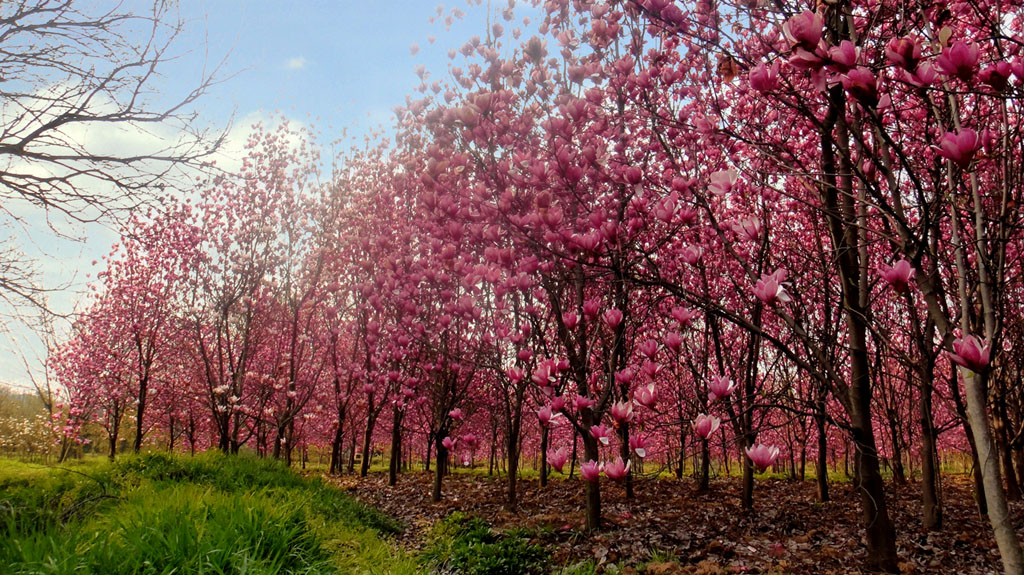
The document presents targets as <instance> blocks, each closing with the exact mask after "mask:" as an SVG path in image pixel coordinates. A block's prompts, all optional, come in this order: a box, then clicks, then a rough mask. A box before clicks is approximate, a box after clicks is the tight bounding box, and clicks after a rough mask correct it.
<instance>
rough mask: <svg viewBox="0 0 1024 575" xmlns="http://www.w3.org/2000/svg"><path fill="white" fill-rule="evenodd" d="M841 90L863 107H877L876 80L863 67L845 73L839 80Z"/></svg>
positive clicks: (873, 74)
mask: <svg viewBox="0 0 1024 575" xmlns="http://www.w3.org/2000/svg"><path fill="white" fill-rule="evenodd" d="M840 81H841V82H842V84H843V88H844V89H845V90H846V91H847V92H848V93H849V94H850V96H852V97H853V98H854V99H855V100H857V101H858V102H860V103H861V104H862V105H863V106H866V107H869V108H873V107H875V106H877V105H878V103H879V98H878V80H877V78H875V73H874V72H872V71H871V70H869V69H868V68H865V67H863V66H858V67H857V68H853V69H852V70H849V71H848V72H846V74H845V75H843V77H842V78H841V79H840Z"/></svg>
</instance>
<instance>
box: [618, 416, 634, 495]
mask: <svg viewBox="0 0 1024 575" xmlns="http://www.w3.org/2000/svg"><path fill="white" fill-rule="evenodd" d="M619 439H620V441H619V457H621V458H622V462H623V463H624V464H628V463H629V460H630V449H629V422H628V421H623V422H622V424H621V425H620V426H619ZM623 483H625V488H626V499H627V500H632V499H635V498H636V494H635V493H633V470H632V468H630V470H629V471H628V472H627V473H626V478H625V480H624V481H623Z"/></svg>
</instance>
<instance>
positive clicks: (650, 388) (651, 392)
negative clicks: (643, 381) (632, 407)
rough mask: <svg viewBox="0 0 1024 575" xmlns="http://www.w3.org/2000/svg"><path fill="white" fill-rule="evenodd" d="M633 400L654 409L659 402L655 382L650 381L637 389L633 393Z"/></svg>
mask: <svg viewBox="0 0 1024 575" xmlns="http://www.w3.org/2000/svg"><path fill="white" fill-rule="evenodd" d="M633 401H635V402H636V403H637V405H641V406H643V407H646V408H647V409H654V406H655V405H656V404H657V403H658V394H657V392H656V391H655V389H654V384H653V383H649V384H647V385H646V386H644V387H641V388H640V389H638V390H636V391H635V392H634V393H633Z"/></svg>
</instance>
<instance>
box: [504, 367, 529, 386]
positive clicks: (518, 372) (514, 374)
mask: <svg viewBox="0 0 1024 575" xmlns="http://www.w3.org/2000/svg"><path fill="white" fill-rule="evenodd" d="M505 375H507V376H508V379H509V381H511V382H512V383H519V382H520V381H523V379H525V378H526V372H524V371H523V370H522V369H519V368H518V367H510V368H508V369H506V370H505Z"/></svg>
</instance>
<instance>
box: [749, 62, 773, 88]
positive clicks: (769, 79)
mask: <svg viewBox="0 0 1024 575" xmlns="http://www.w3.org/2000/svg"><path fill="white" fill-rule="evenodd" d="M750 87H751V88H753V89H755V90H757V91H758V92H771V91H772V90H774V89H776V88H778V87H779V61H778V60H776V61H775V62H774V63H773V64H772V65H771V66H770V67H769V66H767V65H765V63H764V62H761V63H760V64H758V65H757V66H755V67H754V68H753V69H752V70H750Z"/></svg>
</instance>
